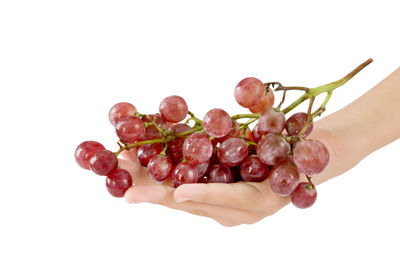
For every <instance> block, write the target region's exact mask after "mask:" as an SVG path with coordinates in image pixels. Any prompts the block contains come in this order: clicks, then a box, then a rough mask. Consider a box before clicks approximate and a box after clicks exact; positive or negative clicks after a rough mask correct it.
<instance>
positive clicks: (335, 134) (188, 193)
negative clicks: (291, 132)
mask: <svg viewBox="0 0 400 265" xmlns="http://www.w3.org/2000/svg"><path fill="white" fill-rule="evenodd" d="M399 102H400V68H398V69H397V70H396V71H394V72H393V73H392V74H391V75H390V76H388V77H387V78H386V79H384V80H383V81H382V82H380V83H379V84H378V85H376V86H375V87H374V88H372V89H371V90H369V91H368V92H367V93H365V94H364V95H362V96H361V97H360V98H358V99H357V100H355V101H354V102H352V103H351V104H349V105H348V106H346V107H345V108H343V109H341V110H339V111H337V112H335V113H333V114H331V115H329V116H327V117H326V118H323V119H321V120H320V121H318V122H316V123H315V124H314V130H313V132H312V133H311V135H309V136H308V137H307V138H308V139H317V140H320V141H321V142H323V143H324V144H325V145H326V146H327V148H328V150H329V154H330V161H329V165H328V166H327V168H326V169H325V170H324V171H323V172H322V173H320V174H318V175H315V176H312V180H313V182H314V184H316V185H318V184H320V183H322V182H325V181H327V180H329V179H331V178H334V177H336V176H338V175H340V174H342V173H344V172H346V171H348V170H349V169H351V168H352V167H354V166H355V165H356V164H357V163H358V162H360V161H361V160H362V159H363V158H364V157H366V156H367V155H369V154H370V153H372V152H374V151H375V150H377V149H379V148H381V147H383V146H385V145H387V144H389V143H390V142H392V141H394V140H396V139H398V138H399V137H400V115H399V113H398V111H397V108H396V107H397V105H398V104H399ZM382 128H384V129H382ZM122 155H123V157H124V160H120V166H121V167H122V168H125V169H127V170H128V171H129V172H130V173H131V175H132V176H133V182H134V183H135V185H134V186H133V187H131V188H130V189H128V190H127V191H126V193H125V199H126V200H127V202H128V203H140V202H149V203H156V204H161V205H164V206H166V207H169V208H172V209H177V210H182V211H186V212H189V213H192V214H196V215H200V216H206V217H210V218H213V219H214V220H215V221H217V222H218V223H220V224H221V225H223V226H235V225H240V224H253V223H255V222H257V221H259V220H261V219H263V218H264V217H266V216H270V215H272V214H274V213H275V212H277V211H278V210H280V209H281V208H283V207H284V206H286V205H287V204H289V203H290V197H281V196H279V195H277V194H275V193H274V192H273V191H272V190H271V188H270V185H269V183H268V182H269V180H268V179H267V180H265V181H264V182H260V183H251V182H238V183H233V184H221V183H212V184H185V185H182V186H180V187H178V188H176V189H175V188H173V187H171V186H170V185H171V184H170V183H165V184H162V185H160V184H155V183H153V182H152V181H151V180H150V179H149V177H148V175H147V169H146V168H142V167H140V166H139V165H138V164H137V162H136V150H135V149H132V150H129V151H125V152H123V153H122ZM305 180H306V178H305V176H301V181H305Z"/></svg>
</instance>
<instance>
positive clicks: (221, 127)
mask: <svg viewBox="0 0 400 265" xmlns="http://www.w3.org/2000/svg"><path fill="white" fill-rule="evenodd" d="M203 127H204V131H205V132H206V133H207V134H208V135H210V136H212V137H216V138H221V137H224V136H226V135H227V134H229V132H230V131H231V128H232V119H231V117H230V116H229V114H228V113H227V112H226V111H224V110H223V109H212V110H210V111H208V112H207V113H206V115H205V116H204V118H203Z"/></svg>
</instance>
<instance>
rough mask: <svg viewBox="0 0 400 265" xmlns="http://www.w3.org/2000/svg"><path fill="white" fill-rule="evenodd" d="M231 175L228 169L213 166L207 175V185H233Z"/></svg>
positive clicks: (222, 166) (221, 166)
mask: <svg viewBox="0 0 400 265" xmlns="http://www.w3.org/2000/svg"><path fill="white" fill-rule="evenodd" d="M233 182H234V178H233V174H232V172H231V170H230V168H229V167H227V166H224V165H213V166H212V167H211V169H210V171H209V173H208V183H233Z"/></svg>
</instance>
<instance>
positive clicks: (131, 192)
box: [125, 184, 260, 224]
mask: <svg viewBox="0 0 400 265" xmlns="http://www.w3.org/2000/svg"><path fill="white" fill-rule="evenodd" d="M174 190H175V189H174V188H172V187H169V186H166V185H160V184H154V185H135V186H134V187H131V188H129V189H128V190H127V191H126V192H125V199H126V200H127V201H128V202H129V203H139V202H149V203H155V204H161V205H164V206H166V207H169V208H172V209H176V210H181V211H186V212H189V213H191V214H195V215H200V216H205V217H211V218H214V219H215V218H216V219H218V220H221V222H225V223H231V224H241V223H254V222H255V221H257V220H259V219H260V217H259V216H256V215H254V214H253V213H250V212H248V211H243V210H237V209H232V208H226V207H220V206H216V205H210V204H204V203H198V202H193V201H187V202H182V203H177V202H175V200H174V198H173V193H174Z"/></svg>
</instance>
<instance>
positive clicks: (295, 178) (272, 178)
mask: <svg viewBox="0 0 400 265" xmlns="http://www.w3.org/2000/svg"><path fill="white" fill-rule="evenodd" d="M298 184H299V172H298V171H297V169H296V168H295V167H293V166H291V165H290V164H289V163H283V164H279V165H276V166H274V167H273V168H272V170H271V172H270V173H269V185H270V186H271V189H272V190H273V191H274V192H275V193H277V194H279V195H281V196H287V195H289V194H290V193H292V192H293V191H294V189H295V188H296V187H297V185H298Z"/></svg>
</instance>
